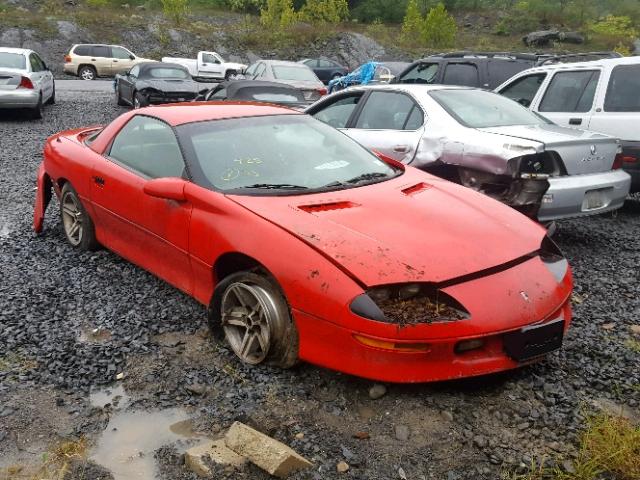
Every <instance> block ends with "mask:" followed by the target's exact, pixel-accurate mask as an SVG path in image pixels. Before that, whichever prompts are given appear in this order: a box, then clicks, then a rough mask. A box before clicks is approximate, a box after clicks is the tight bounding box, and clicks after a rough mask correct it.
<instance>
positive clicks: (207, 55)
mask: <svg viewBox="0 0 640 480" xmlns="http://www.w3.org/2000/svg"><path fill="white" fill-rule="evenodd" d="M162 61H163V62H165V63H177V64H178V65H182V66H183V67H186V68H187V70H189V73H190V74H191V76H192V77H194V78H202V79H215V80H221V79H225V80H229V79H232V78H236V77H238V76H240V75H242V73H243V72H244V71H245V70H246V68H247V66H246V65H244V64H242V63H233V62H227V61H226V60H225V59H224V58H222V57H221V56H220V55H218V54H217V53H216V52H204V51H203V52H198V57H197V58H193V59H192V58H179V57H163V58H162Z"/></svg>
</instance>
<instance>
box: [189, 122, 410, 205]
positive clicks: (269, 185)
mask: <svg viewBox="0 0 640 480" xmlns="http://www.w3.org/2000/svg"><path fill="white" fill-rule="evenodd" d="M177 130H178V135H179V136H180V139H181V143H182V146H183V148H184V150H185V155H186V158H187V160H188V162H189V164H190V168H191V173H192V174H193V177H194V180H195V181H196V183H198V184H199V185H201V186H204V187H205V188H214V189H217V190H222V191H225V192H233V193H240V194H242V193H245V194H246V193H250V194H256V193H257V192H264V191H266V190H273V191H275V192H276V193H280V194H282V193H283V191H294V192H295V193H296V194H299V193H310V192H313V191H318V190H323V189H342V188H349V187H354V186H359V185H364V184H367V183H374V182H379V181H382V180H385V179H388V178H391V177H393V176H395V175H398V174H400V173H402V171H401V170H400V169H398V170H396V169H394V168H392V167H391V166H389V165H388V164H387V163H385V162H383V161H381V160H380V159H379V158H378V157H376V156H375V155H373V154H372V153H370V152H369V151H368V150H366V149H365V148H364V147H362V146H361V145H360V144H358V143H356V142H355V141H354V140H352V139H350V138H349V137H347V136H346V135H344V134H343V133H340V132H339V131H337V130H335V129H334V128H332V127H329V126H328V125H325V124H324V123H322V122H320V121H318V120H315V119H314V118H312V117H309V116H307V115H274V116H265V117H246V118H236V119H229V120H217V121H208V122H198V123H190V124H186V125H182V126H180V127H178V129H177Z"/></svg>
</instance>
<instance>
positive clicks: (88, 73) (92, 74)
mask: <svg viewBox="0 0 640 480" xmlns="http://www.w3.org/2000/svg"><path fill="white" fill-rule="evenodd" d="M78 77H80V78H81V79H82V80H95V79H96V78H97V77H98V73H97V72H96V69H95V68H94V67H92V66H91V65H82V66H81V67H80V68H79V69H78Z"/></svg>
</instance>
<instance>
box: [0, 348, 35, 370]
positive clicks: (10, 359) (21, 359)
mask: <svg viewBox="0 0 640 480" xmlns="http://www.w3.org/2000/svg"><path fill="white" fill-rule="evenodd" d="M37 367H38V362H36V361H35V360H33V359H32V358H28V357H26V356H25V355H23V354H21V353H16V352H8V353H7V354H5V355H3V356H1V357H0V372H8V371H10V370H16V371H18V372H26V371H27V370H33V369H35V368H37Z"/></svg>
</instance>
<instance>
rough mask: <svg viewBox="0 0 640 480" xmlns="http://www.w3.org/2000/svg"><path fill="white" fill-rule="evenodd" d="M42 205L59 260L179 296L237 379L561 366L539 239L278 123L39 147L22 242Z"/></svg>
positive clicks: (557, 307) (200, 126)
mask: <svg viewBox="0 0 640 480" xmlns="http://www.w3.org/2000/svg"><path fill="white" fill-rule="evenodd" d="M52 189H53V190H54V191H55V193H56V195H57V197H58V198H59V200H60V213H61V220H62V225H63V227H64V232H65V235H66V238H67V240H68V241H69V243H70V244H71V245H72V246H73V247H76V248H79V249H93V248H96V247H98V246H99V245H103V246H105V247H107V248H108V249H110V250H113V251H114V252H116V253H118V254H119V255H122V256H123V257H125V258H127V259H128V260H130V261H131V262H133V263H135V264H136V265H139V266H141V267H143V268H145V269H147V270H149V271H150V272H153V273H154V274H155V275H157V276H159V277H161V278H163V279H164V280H166V281H167V282H169V283H171V284H172V285H174V286H175V287H177V288H179V289H181V290H183V291H184V292H186V293H188V294H189V295H191V296H193V297H194V298H196V299H197V300H198V301H199V302H201V303H202V304H204V305H206V306H208V307H209V312H210V321H211V324H212V327H213V328H214V330H217V331H219V332H223V333H224V336H225V337H226V340H227V342H228V343H229V345H230V347H231V348H232V349H233V351H234V352H235V353H236V354H237V355H238V357H240V358H241V359H242V360H243V361H244V362H247V363H250V364H258V363H262V362H269V363H272V364H275V365H279V366H281V367H289V366H292V365H294V364H295V363H296V362H297V361H298V360H304V361H307V362H310V363H313V364H317V365H322V366H325V367H328V368H332V369H335V370H340V371H342V372H346V373H350V374H354V375H359V376H363V377H368V378H372V379H377V380H383V381H394V382H421V381H431V380H443V379H450V378H459V377H466V376H472V375H481V374H486V373H490V372H497V371H500V370H506V369H510V368H514V367H518V366H520V365H523V364H527V363H530V362H532V361H535V360H538V359H540V358H542V357H543V356H544V355H545V354H546V353H548V352H550V351H552V350H555V349H557V348H559V347H560V346H561V343H562V338H563V334H564V332H565V331H566V329H567V328H568V327H569V322H570V320H571V308H570V304H569V297H570V294H571V288H572V278H571V273H570V269H569V266H568V264H567V261H566V260H565V258H564V257H563V256H562V254H561V253H560V251H559V250H558V248H557V247H556V246H555V244H554V243H553V242H552V241H551V240H550V239H549V238H548V237H547V236H546V235H545V230H544V229H543V228H542V227H540V226H538V225H537V224H535V223H533V222H532V221H531V220H529V219H527V218H526V217H524V216H522V215H521V214H519V213H517V212H516V211H514V210H513V209H511V208H509V207H507V206H504V205H502V204H500V203H498V202H496V201H494V200H491V199H489V198H488V197H486V196H485V195H482V194H480V193H477V192H474V191H472V190H469V189H467V188H464V187H461V186H458V185H455V184H453V183H450V182H447V181H445V180H442V179H439V178H437V177H434V176H431V175H429V174H427V173H424V172H422V171H420V170H417V169H414V168H412V167H408V166H404V165H402V164H400V163H397V162H395V161H393V160H391V159H388V158H385V157H384V156H376V155H374V154H372V153H370V152H369V151H367V150H366V149H364V148H363V147H362V146H360V145H359V144H358V143H356V142H354V141H353V140H351V139H350V138H348V137H347V136H345V135H344V134H342V133H340V132H339V131H337V130H335V129H333V128H331V127H329V126H327V125H325V124H323V123H321V122H319V121H317V120H315V119H313V118H311V117H310V116H308V115H303V114H299V113H297V112H294V111H292V110H289V109H286V108H281V107H276V106H269V105H258V104H247V103H244V104H242V103H227V102H225V103H197V104H181V105H172V106H161V107H149V108H144V109H140V110H135V111H132V112H129V113H125V114H123V115H122V116H120V117H118V118H117V119H116V120H114V121H113V122H112V123H111V124H109V125H107V126H106V127H104V128H85V129H79V130H72V131H66V132H63V133H60V134H57V135H54V136H53V137H51V138H50V139H49V140H48V141H47V144H46V146H45V150H44V161H43V163H42V165H41V166H40V169H39V171H38V193H37V198H36V205H35V217H34V226H35V230H36V231H37V232H40V231H41V230H42V226H43V218H44V213H45V209H46V207H47V204H48V203H49V200H50V198H51V190H52Z"/></svg>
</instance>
